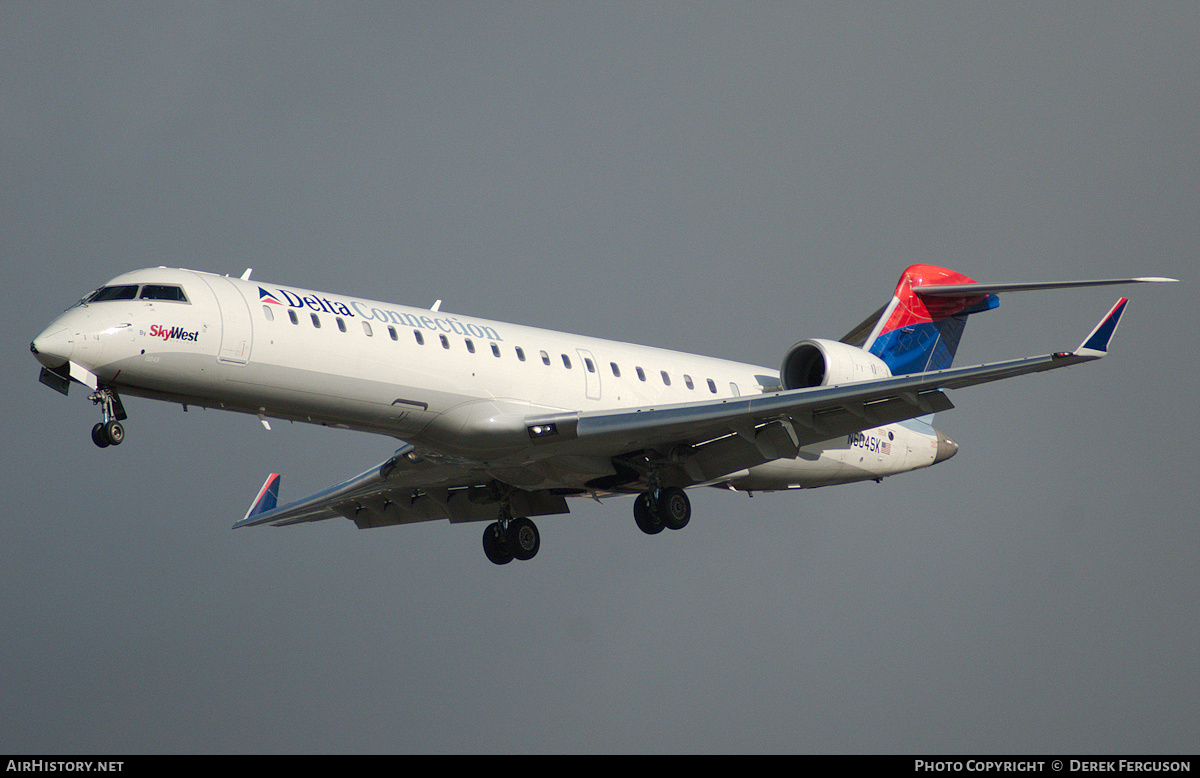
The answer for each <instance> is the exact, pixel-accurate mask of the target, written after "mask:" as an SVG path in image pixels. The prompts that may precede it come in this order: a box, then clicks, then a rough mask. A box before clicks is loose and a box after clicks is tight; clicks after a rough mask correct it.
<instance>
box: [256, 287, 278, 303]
mask: <svg viewBox="0 0 1200 778" xmlns="http://www.w3.org/2000/svg"><path fill="white" fill-rule="evenodd" d="M258 301H259V302H260V303H267V304H269V305H283V303H281V302H279V298H277V297H276V296H275V295H273V294H271V293H270V292H268V291H267V290H266V289H263V288H262V287H261V286H260V287H258Z"/></svg>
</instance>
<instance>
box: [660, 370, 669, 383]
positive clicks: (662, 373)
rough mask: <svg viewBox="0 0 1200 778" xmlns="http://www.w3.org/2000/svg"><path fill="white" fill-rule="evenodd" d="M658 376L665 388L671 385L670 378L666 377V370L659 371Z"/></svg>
mask: <svg viewBox="0 0 1200 778" xmlns="http://www.w3.org/2000/svg"><path fill="white" fill-rule="evenodd" d="M658 374H659V375H661V376H662V379H663V383H664V384H666V385H667V386H670V385H671V376H669V375H667V371H666V370H659V371H658Z"/></svg>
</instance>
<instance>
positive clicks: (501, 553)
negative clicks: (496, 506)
mask: <svg viewBox="0 0 1200 778" xmlns="http://www.w3.org/2000/svg"><path fill="white" fill-rule="evenodd" d="M506 513H507V511H504V512H503V513H502V515H501V517H500V519H499V520H498V521H494V522H492V523H491V524H489V525H487V527H485V528H484V530H483V553H484V555H485V556H487V558H488V560H489V561H490V562H492V564H497V565H506V564H508V563H509V562H511V561H512V560H514V559H519V560H521V561H526V560H529V559H533V557H534V556H535V555H536V554H537V552H538V549H539V548H541V546H542V538H541V535H540V534H539V533H538V528H537V525H536V524H534V523H533V522H532V521H530V520H529V519H527V518H525V517H520V518H515V519H514V518H508V517H507V516H506V515H504V514H506Z"/></svg>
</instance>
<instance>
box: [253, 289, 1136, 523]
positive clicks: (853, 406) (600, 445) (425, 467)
mask: <svg viewBox="0 0 1200 778" xmlns="http://www.w3.org/2000/svg"><path fill="white" fill-rule="evenodd" d="M1126 302H1127V301H1126V300H1125V299H1124V298H1122V299H1121V300H1119V301H1118V302H1117V304H1116V305H1115V306H1113V308H1112V309H1111V310H1110V311H1109V313H1108V314H1107V315H1106V316H1105V317H1104V319H1102V320H1101V322H1100V323H1099V324H1098V325H1096V327H1095V329H1093V330H1092V332H1091V333H1090V334H1089V335H1088V336H1087V338H1085V339H1084V341H1083V342H1082V343H1081V344H1080V345H1079V347H1078V348H1076V349H1075V350H1074V351H1060V352H1055V353H1052V354H1045V355H1042V356H1034V357H1026V358H1022V359H1012V360H1007V361H1003V362H994V363H988V364H982V365H974V366H971V367H959V368H949V369H946V370H937V371H932V372H926V373H913V374H909V375H903V376H897V377H892V378H883V379H878V380H871V381H862V382H858V383H850V384H842V385H837V386H819V387H813V388H807V389H793V390H790V391H781V392H774V393H768V394H761V395H754V396H747V397H733V398H727V399H723V400H710V401H705V402H697V403H686V404H678V405H666V406H660V407H644V408H628V409H623V410H616V411H598V412H574V413H561V414H554V415H547V416H541V417H531V418H528V419H526V420H525V424H526V430H527V432H528V434H529V436H530V439H531V442H532V444H533V445H532V446H531V447H530V452H529V453H530V457H529V462H528V463H527V464H529V465H531V466H536V464H537V463H538V462H543V463H544V462H548V461H556V460H577V461H581V462H585V463H586V462H589V461H591V462H605V463H607V462H609V461H610V460H619V459H622V458H625V459H627V460H629V459H630V458H631V457H636V456H638V455H640V454H643V453H644V452H647V451H653V452H658V453H659V454H660V455H662V456H665V457H666V458H667V462H666V466H668V467H670V468H672V470H671V472H670V473H669V474H668V478H667V480H668V481H671V482H673V483H675V484H678V485H694V484H700V483H705V482H708V481H713V480H715V479H718V478H720V477H721V476H724V475H727V474H729V473H731V472H736V471H738V470H741V469H743V468H747V467H753V466H754V465H757V464H761V463H763V462H767V461H771V460H773V459H780V458H794V457H796V456H797V455H798V453H799V450H800V448H801V447H803V446H805V445H808V444H810V443H817V442H820V441H824V440H829V439H831V438H836V437H839V436H841V435H846V434H849V433H853V432H858V431H861V430H864V429H870V428H872V427H878V426H881V425H883V424H890V423H894V422H897V421H902V420H904V419H910V418H914V417H918V416H924V415H928V414H932V413H936V412H939V411H943V410H947V409H949V408H952V407H954V405H953V403H951V402H950V399H949V398H948V397H946V395H945V390H947V389H961V388H965V387H968V386H975V385H977V384H983V383H989V382H992V381H999V380H1002V379H1005V378H1012V377H1014V376H1018V375H1024V374H1026V373H1037V372H1042V371H1046V370H1056V369H1058V368H1062V367H1068V366H1070V365H1075V364H1079V363H1082V362H1088V361H1091V360H1094V359H1099V358H1101V357H1103V356H1104V355H1105V354H1106V353H1107V351H1108V343H1109V341H1110V339H1111V338H1112V335H1113V333H1114V332H1115V331H1116V327H1117V324H1118V322H1119V321H1120V318H1121V315H1122V313H1123V312H1124V309H1125V305H1126ZM509 464H510V465H511V464H512V463H509ZM585 466H586V465H585ZM596 473H597V477H596V478H595V479H594V481H593V482H590V483H589V488H592V489H593V490H595V491H596V492H603V491H613V490H620V489H621V488H622V487H623V486H626V485H627V484H629V483H630V482H632V481H635V480H636V475H633V476H631V475H630V474H629V472H620V471H617V472H615V473H613V472H612V471H607V474H606V472H605V471H602V470H601V469H600V468H597V470H596ZM504 482H505V479H504V478H503V477H501V476H499V475H497V474H496V473H495V472H492V471H491V470H490V469H489V467H488V466H486V465H485V464H484V463H480V462H474V461H471V460H466V459H461V458H457V457H448V456H444V455H440V454H438V453H437V452H432V451H427V450H418V449H416V448H415V447H414V446H412V445H411V444H405V445H404V446H403V447H401V448H400V449H399V450H398V451H396V453H395V454H394V455H393V456H392V457H391V458H390V459H388V460H387V461H385V462H383V463H382V464H380V465H379V466H377V467H374V468H371V469H370V470H367V471H365V472H363V473H361V474H359V475H357V476H355V477H353V478H351V479H349V480H347V481H344V482H342V483H340V484H337V485H336V486H332V487H330V488H328V489H325V490H323V491H321V492H317V493H316V494H313V495H310V496H308V497H305V498H303V499H301V500H298V501H296V502H293V503H290V504H288V505H284V506H278V505H277V501H278V490H279V476H278V475H277V474H272V475H271V476H270V477H269V478H268V479H267V482H266V483H265V484H264V485H263V488H262V489H261V490H260V492H259V494H258V497H257V498H256V499H255V501H254V503H253V504H252V505H251V507H250V510H249V511H247V513H246V516H245V517H244V518H243V519H242V520H241V521H239V522H237V523H236V524H235V525H234V527H235V528H236V527H246V526H255V525H260V524H271V525H274V526H286V525H290V524H298V523H303V522H309V521H320V520H323V519H329V518H334V517H337V516H342V517H346V518H350V519H352V520H353V521H354V522H355V523H356V524H357V525H358V526H359V527H360V528H367V527H376V526H385V525H389V524H401V523H412V522H417V521H429V520H433V519H441V518H447V519H449V520H450V521H452V522H458V521H485V520H487V521H490V520H494V519H495V517H496V503H497V501H498V499H499V498H500V497H501V496H503V497H505V498H507V499H508V500H509V501H510V505H511V507H512V510H513V513H514V515H521V516H537V515H547V514H555V513H566V512H568V509H567V506H566V500H565V498H564V496H563V495H564V494H565V493H567V492H570V491H572V490H563V489H557V490H556V489H554V488H542V489H538V488H537V487H536V486H534V487H531V488H527V489H520V488H515V487H510V488H508V490H507V491H505V492H504V494H503V495H500V494H498V493H497V489H500V488H505V487H501V486H498V484H502V483H504ZM577 491H578V490H576V493H577Z"/></svg>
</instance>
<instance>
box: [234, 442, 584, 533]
mask: <svg viewBox="0 0 1200 778" xmlns="http://www.w3.org/2000/svg"><path fill="white" fill-rule="evenodd" d="M279 482H280V476H279V474H278V473H272V474H271V475H270V476H269V477H268V478H267V480H266V482H265V483H264V484H263V487H262V489H260V490H259V493H258V496H257V497H256V498H255V500H254V502H253V503H252V504H251V506H250V510H248V511H247V512H246V516H245V517H244V518H243V519H242V520H241V521H239V522H237V523H236V524H234V525H233V526H234V529H237V528H239V527H252V526H257V525H260V524H270V525H272V526H275V527H285V526H288V525H291V524H303V523H305V522H310V521H322V520H324V519H332V518H337V517H344V518H348V519H351V520H352V521H354V523H355V524H357V525H358V527H359V528H360V529H366V528H369V527H382V526H387V525H391V524H411V523H414V522H418V521H432V520H435V519H449V520H450V521H452V522H460V521H485V520H486V521H492V520H495V518H496V510H495V502H496V496H497V495H496V492H495V489H496V486H495V483H496V478H495V476H494V475H493V474H491V473H489V472H487V471H486V470H485V468H484V466H483V464H482V463H478V462H473V461H471V460H465V459H461V458H459V457H449V456H444V455H441V454H439V453H437V452H435V451H428V450H419V449H417V448H416V447H415V446H413V445H412V444H410V443H406V444H404V446H402V447H401V448H400V449H398V450H397V451H396V453H395V454H394V455H392V457H391V458H390V459H388V460H387V461H385V462H383V463H381V464H379V465H377V466H376V467H373V468H371V469H370V470H367V471H365V472H363V473H360V474H359V475H356V476H354V477H353V478H350V479H348V480H346V481H343V482H342V483H340V484H337V485H336V486H331V487H329V488H328V489H324V490H322V491H320V492H317V493H315V494H311V495H309V496H308V497H304V498H303V499H300V500H297V501H295V502H292V503H289V504H287V505H282V506H280V505H277V503H278V499H279ZM506 496H508V497H509V499H510V500H511V502H512V506H513V509H514V510H519V511H521V515H524V516H542V515H546V514H552V513H567V512H568V509H567V505H566V500H565V499H564V498H563V497H562V495H559V494H554V493H552V492H548V491H547V492H531V491H525V490H513V492H512V493H510V494H508V495H506Z"/></svg>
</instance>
